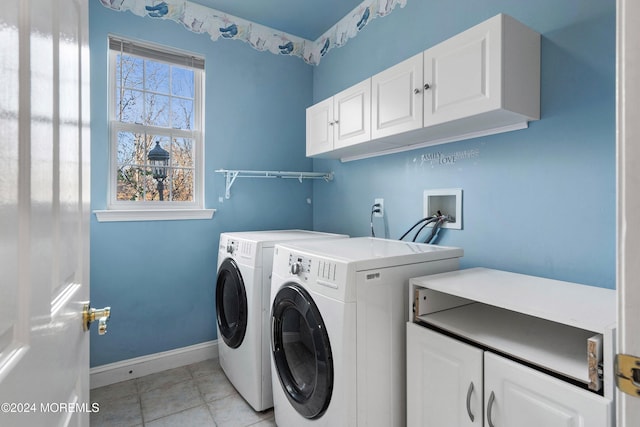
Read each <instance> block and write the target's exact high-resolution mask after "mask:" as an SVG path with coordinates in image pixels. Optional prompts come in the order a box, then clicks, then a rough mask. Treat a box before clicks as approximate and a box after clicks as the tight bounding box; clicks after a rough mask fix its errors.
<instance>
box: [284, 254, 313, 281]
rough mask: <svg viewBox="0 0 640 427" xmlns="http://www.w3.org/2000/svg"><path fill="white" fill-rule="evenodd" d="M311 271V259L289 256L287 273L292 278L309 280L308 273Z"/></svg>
mask: <svg viewBox="0 0 640 427" xmlns="http://www.w3.org/2000/svg"><path fill="white" fill-rule="evenodd" d="M310 271H311V258H305V257H303V256H299V255H295V254H292V253H291V254H289V273H291V274H293V275H294V276H300V277H303V278H304V279H305V280H307V279H308V278H309V276H308V275H309V272H310Z"/></svg>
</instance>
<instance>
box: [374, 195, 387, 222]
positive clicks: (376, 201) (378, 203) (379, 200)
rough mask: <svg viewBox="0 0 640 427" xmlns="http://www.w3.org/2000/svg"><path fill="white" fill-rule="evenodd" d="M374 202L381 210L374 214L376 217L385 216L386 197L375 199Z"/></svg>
mask: <svg viewBox="0 0 640 427" xmlns="http://www.w3.org/2000/svg"><path fill="white" fill-rule="evenodd" d="M373 204H374V205H379V206H378V209H379V210H380V212H375V213H374V214H373V216H374V217H376V218H382V217H383V216H384V199H374V201H373Z"/></svg>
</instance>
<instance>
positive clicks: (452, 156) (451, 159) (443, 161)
mask: <svg viewBox="0 0 640 427" xmlns="http://www.w3.org/2000/svg"><path fill="white" fill-rule="evenodd" d="M478 157H480V149H479V148H472V149H469V150H459V151H451V152H442V151H436V152H434V153H425V154H421V155H420V156H418V157H414V158H413V163H414V164H415V165H417V166H419V167H423V166H425V165H427V166H431V167H432V168H433V167H435V166H450V165H455V164H456V163H457V162H459V161H461V160H468V159H475V158H478Z"/></svg>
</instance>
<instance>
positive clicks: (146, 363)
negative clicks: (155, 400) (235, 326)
mask: <svg viewBox="0 0 640 427" xmlns="http://www.w3.org/2000/svg"><path fill="white" fill-rule="evenodd" d="M217 358H218V341H217V340H213V341H207V342H203V343H200V344H195V345H191V346H188V347H182V348H177V349H175V350H169V351H163V352H161V353H155V354H149V355H147V356H141V357H136V358H134V359H128V360H122V361H120V362H115V363H109V364H107V365H101V366H96V367H94V368H91V369H90V371H89V376H90V383H91V388H92V389H94V388H98V387H103V386H106V385H109V384H115V383H119V382H121V381H126V380H131V379H134V378H140V377H143V376H145V375H149V374H155V373H157V372H162V371H166V370H167V369H173V368H178V367H180V366H185V365H190V364H192V363H197V362H202V361H204V360H209V359H217Z"/></svg>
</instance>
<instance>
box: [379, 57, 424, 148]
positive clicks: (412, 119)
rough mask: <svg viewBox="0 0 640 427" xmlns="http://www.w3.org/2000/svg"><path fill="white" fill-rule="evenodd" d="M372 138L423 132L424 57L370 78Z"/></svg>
mask: <svg viewBox="0 0 640 427" xmlns="http://www.w3.org/2000/svg"><path fill="white" fill-rule="evenodd" d="M371 87H372V92H373V93H372V94H371V104H372V108H371V125H372V129H371V136H372V138H381V137H385V136H389V135H395V134H398V133H402V132H407V131H411V130H415V129H420V128H422V105H423V102H422V53H420V54H418V55H415V56H413V57H411V58H409V59H407V60H405V61H403V62H401V63H399V64H397V65H395V66H393V67H391V68H389V69H387V70H384V71H382V72H381V73H378V74H376V75H375V76H373V77H372V78H371Z"/></svg>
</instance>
